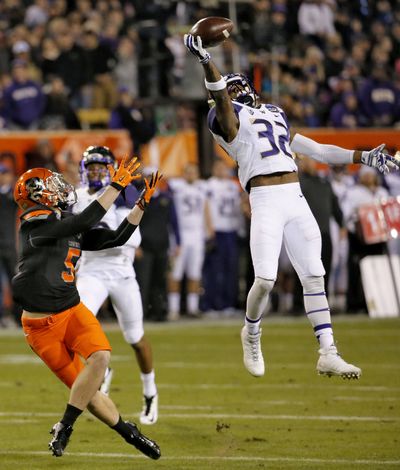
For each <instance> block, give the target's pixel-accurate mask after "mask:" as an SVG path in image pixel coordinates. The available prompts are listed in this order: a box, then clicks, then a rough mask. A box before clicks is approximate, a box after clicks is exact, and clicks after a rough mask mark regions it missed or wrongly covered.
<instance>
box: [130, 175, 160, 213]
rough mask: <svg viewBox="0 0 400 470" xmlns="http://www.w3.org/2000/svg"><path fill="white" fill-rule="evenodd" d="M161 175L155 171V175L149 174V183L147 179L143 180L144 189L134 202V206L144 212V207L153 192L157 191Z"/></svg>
mask: <svg viewBox="0 0 400 470" xmlns="http://www.w3.org/2000/svg"><path fill="white" fill-rule="evenodd" d="M161 178H162V175H161V174H160V173H159V172H158V171H156V172H155V173H152V174H151V179H150V182H149V181H148V180H147V178H145V179H144V184H145V188H144V189H143V191H142V192H141V194H140V196H139V199H138V200H137V201H136V205H137V206H138V207H140V209H142V211H144V210H145V209H146V207H147V206H148V205H149V202H150V199H151V197H152V196H153V194H154V191H155V190H156V189H157V185H158V183H159V182H160V179H161Z"/></svg>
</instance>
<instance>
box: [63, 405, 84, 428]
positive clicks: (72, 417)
mask: <svg viewBox="0 0 400 470" xmlns="http://www.w3.org/2000/svg"><path fill="white" fill-rule="evenodd" d="M82 411H83V410H80V409H79V408H77V407H76V406H74V405H70V404H69V403H68V405H67V408H66V409H65V413H64V416H63V417H62V420H61V422H62V423H63V424H65V425H69V426H73V424H74V423H75V421H76V420H77V419H78V416H79V415H81V414H82Z"/></svg>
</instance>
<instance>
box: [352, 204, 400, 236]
mask: <svg viewBox="0 0 400 470" xmlns="http://www.w3.org/2000/svg"><path fill="white" fill-rule="evenodd" d="M358 217H359V221H360V226H361V231H362V235H363V238H364V241H365V243H367V244H372V243H381V242H386V241H387V240H388V239H390V238H397V237H398V236H399V235H400V198H388V199H384V200H382V201H380V203H378V204H366V205H364V206H361V207H360V208H359V210H358Z"/></svg>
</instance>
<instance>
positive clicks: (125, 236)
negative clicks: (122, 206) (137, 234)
mask: <svg viewBox="0 0 400 470" xmlns="http://www.w3.org/2000/svg"><path fill="white" fill-rule="evenodd" d="M136 227H137V225H133V224H131V223H129V222H128V220H127V219H124V220H123V221H122V222H121V224H120V225H119V227H118V228H117V230H109V229H104V228H94V229H92V230H89V231H87V232H85V233H84V234H83V239H82V245H81V247H82V250H87V251H98V250H105V249H106V248H114V247H116V246H121V245H124V244H125V243H126V242H127V241H128V240H129V238H130V237H131V235H132V234H133V232H134V231H135V229H136Z"/></svg>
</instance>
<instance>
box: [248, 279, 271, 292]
mask: <svg viewBox="0 0 400 470" xmlns="http://www.w3.org/2000/svg"><path fill="white" fill-rule="evenodd" d="M274 285H275V280H272V279H263V278H262V277H255V278H254V283H253V285H252V287H251V289H250V292H249V295H250V294H253V295H256V296H257V297H264V296H266V295H268V294H269V293H270V292H271V290H272V288H273V287H274Z"/></svg>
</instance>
